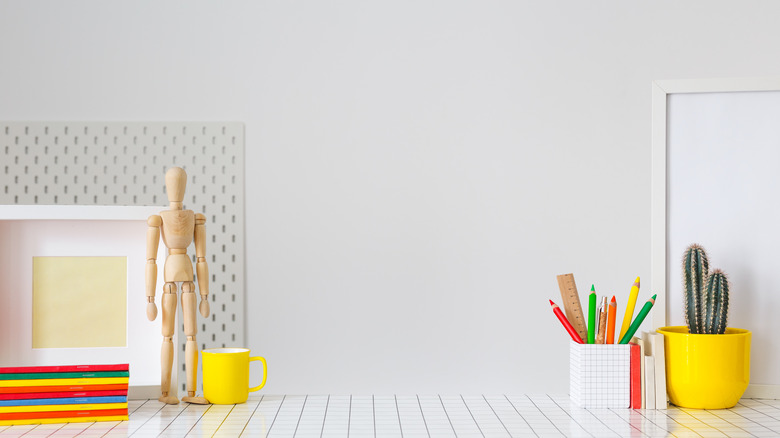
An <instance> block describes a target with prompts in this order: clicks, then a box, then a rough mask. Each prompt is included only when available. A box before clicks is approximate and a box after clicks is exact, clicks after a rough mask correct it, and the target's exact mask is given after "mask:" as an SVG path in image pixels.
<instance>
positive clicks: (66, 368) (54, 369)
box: [0, 363, 130, 374]
mask: <svg viewBox="0 0 780 438" xmlns="http://www.w3.org/2000/svg"><path fill="white" fill-rule="evenodd" d="M79 371H81V372H83V371H130V364H126V363H120V364H113V365H54V366H37V367H0V373H2V374H6V373H68V372H70V373H72V372H79Z"/></svg>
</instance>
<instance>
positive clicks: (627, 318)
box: [618, 277, 639, 339]
mask: <svg viewBox="0 0 780 438" xmlns="http://www.w3.org/2000/svg"><path fill="white" fill-rule="evenodd" d="M637 295H639V277H637V278H636V280H634V284H633V285H632V286H631V292H629V293H628V302H627V303H626V314H625V315H623V325H621V326H620V336H618V338H620V339H623V335H625V334H626V330H628V327H629V326H630V325H631V319H632V318H633V317H634V307H635V306H636V298H637Z"/></svg>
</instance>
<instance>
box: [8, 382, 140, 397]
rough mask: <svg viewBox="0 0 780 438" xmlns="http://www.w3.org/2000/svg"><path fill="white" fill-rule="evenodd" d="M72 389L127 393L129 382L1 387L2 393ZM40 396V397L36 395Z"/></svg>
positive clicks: (64, 390)
mask: <svg viewBox="0 0 780 438" xmlns="http://www.w3.org/2000/svg"><path fill="white" fill-rule="evenodd" d="M72 391H77V392H81V391H124V392H125V393H127V383H116V384H110V385H62V386H18V387H0V394H23V393H40V392H72ZM36 398H38V397H36Z"/></svg>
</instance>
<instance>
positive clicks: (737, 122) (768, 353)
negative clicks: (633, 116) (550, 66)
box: [651, 78, 780, 398]
mask: <svg viewBox="0 0 780 438" xmlns="http://www.w3.org/2000/svg"><path fill="white" fill-rule="evenodd" d="M652 126H653V128H652V129H653V136H652V151H653V152H652V154H653V155H652V160H653V161H652V163H653V165H652V189H653V193H652V242H651V248H652V260H651V261H652V266H651V270H652V278H651V282H652V288H653V290H654V291H657V293H658V295H659V297H663V298H662V300H661V302H660V303H656V308H657V309H658V310H659V311H657V312H654V315H653V326H654V327H660V326H665V325H685V319H684V316H683V296H682V272H681V270H682V268H681V260H682V256H683V252H684V251H685V248H686V247H687V246H688V245H689V244H691V243H698V244H700V245H702V246H703V247H704V248H705V250H706V251H707V253H708V256H709V261H710V269H713V268H720V269H722V270H723V271H724V272H725V273H726V274H727V275H728V277H729V283H730V286H731V293H730V306H729V319H728V325H729V326H731V327H739V328H744V329H747V330H750V331H751V332H752V345H751V378H750V382H751V383H750V386H749V387H748V390H747V392H746V393H745V396H746V397H758V398H762V397H766V398H780V366H778V364H780V339H778V337H777V336H776V332H777V327H778V325H777V315H778V311H779V310H780V284H779V283H778V282H777V281H776V272H777V270H778V268H779V267H780V257H778V255H777V254H778V253H777V248H778V246H780V231H778V228H780V227H778V224H780V203H778V202H776V200H777V199H779V198H780V173H779V172H777V166H778V164H780V78H748V79H703V80H678V81H656V82H654V83H653V125H652Z"/></svg>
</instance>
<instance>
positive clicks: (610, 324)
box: [606, 295, 617, 344]
mask: <svg viewBox="0 0 780 438" xmlns="http://www.w3.org/2000/svg"><path fill="white" fill-rule="evenodd" d="M616 313H617V301H615V296H614V295H612V300H611V301H610V302H609V309H608V310H607V341H606V342H607V344H614V343H615V314H616Z"/></svg>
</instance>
